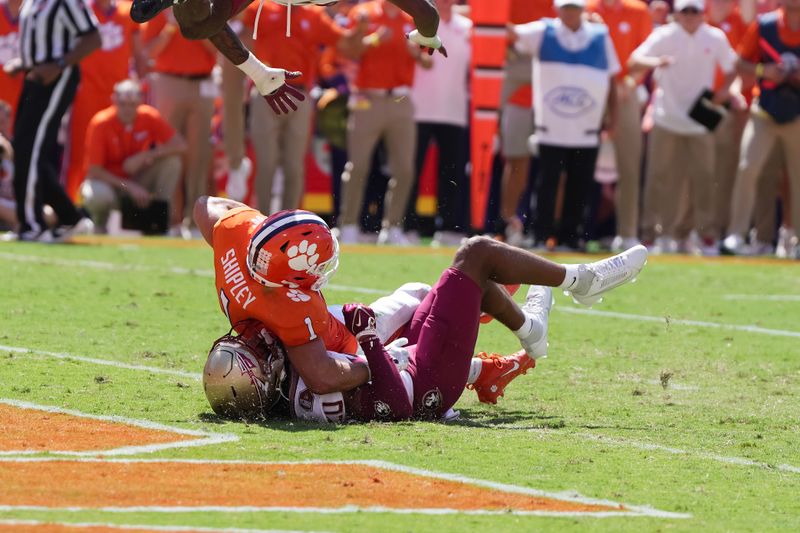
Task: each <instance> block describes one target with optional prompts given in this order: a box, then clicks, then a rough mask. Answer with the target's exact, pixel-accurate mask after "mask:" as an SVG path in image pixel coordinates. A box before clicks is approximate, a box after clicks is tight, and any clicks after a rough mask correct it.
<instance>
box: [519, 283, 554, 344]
mask: <svg viewBox="0 0 800 533" xmlns="http://www.w3.org/2000/svg"><path fill="white" fill-rule="evenodd" d="M554 302H555V299H554V298H553V291H552V289H551V288H550V287H542V286H541V285H531V286H530V287H529V288H528V294H527V295H526V296H525V305H523V306H522V312H523V313H525V316H527V317H530V318H532V319H533V321H534V322H536V323H537V324H539V325H540V328H539V331H532V332H531V334H530V335H529V337H528V338H526V339H520V343H521V344H522V349H523V350H525V353H526V354H528V357H530V358H531V359H539V358H542V357H546V356H547V325H548V323H549V321H550V309H552V307H553V303H554ZM534 338H535V339H534Z"/></svg>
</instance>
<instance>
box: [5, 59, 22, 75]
mask: <svg viewBox="0 0 800 533" xmlns="http://www.w3.org/2000/svg"><path fill="white" fill-rule="evenodd" d="M3 72H5V73H6V74H8V75H9V76H16V75H17V74H19V73H20V72H22V58H21V57H15V58H13V59H9V60H8V61H6V63H5V64H4V65H3Z"/></svg>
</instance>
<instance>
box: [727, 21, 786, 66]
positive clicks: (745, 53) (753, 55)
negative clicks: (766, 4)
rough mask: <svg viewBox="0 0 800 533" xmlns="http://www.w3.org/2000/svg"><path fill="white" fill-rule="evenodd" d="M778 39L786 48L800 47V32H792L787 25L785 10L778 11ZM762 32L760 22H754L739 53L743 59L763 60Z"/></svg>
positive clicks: (743, 38) (743, 39)
mask: <svg viewBox="0 0 800 533" xmlns="http://www.w3.org/2000/svg"><path fill="white" fill-rule="evenodd" d="M778 37H779V38H780V40H781V41H783V42H784V43H785V44H786V46H790V47H795V46H800V30H796V31H795V30H792V29H791V28H790V27H789V26H788V25H787V24H786V15H785V13H784V11H783V8H779V9H778ZM760 39H761V32H760V30H759V29H758V20H755V21H753V22H752V23H751V24H750V26H749V27H748V28H747V31H746V32H745V34H744V37H742V41H741V43H740V44H739V49H738V50H737V52H738V53H739V56H741V58H742V59H744V60H746V61H750V62H752V63H756V62H758V61H759V60H760V59H761V45H760V44H759V40H760Z"/></svg>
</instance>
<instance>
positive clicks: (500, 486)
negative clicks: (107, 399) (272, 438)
mask: <svg viewBox="0 0 800 533" xmlns="http://www.w3.org/2000/svg"><path fill="white" fill-rule="evenodd" d="M65 460H68V461H72V462H82V463H123V464H133V463H155V464H169V463H182V464H210V465H253V466H293V465H345V466H370V467H374V468H380V469H383V470H389V471H394V472H402V473H406V474H412V475H416V476H421V477H428V478H433V479H443V480H446V481H452V482H456V483H464V484H466V485H473V486H478V487H485V488H488V489H493V490H497V491H501V492H509V493H514V494H522V495H525V496H533V497H539V498H549V499H553V500H559V501H565V502H571V503H579V504H583V505H603V506H609V507H615V508H616V507H620V506H621V507H624V509H626V510H625V511H597V512H587V513H582V512H575V513H562V512H556V511H514V512H513V513H514V514H532V515H542V516H565V515H568V516H656V517H661V518H689V517H690V516H691V515H688V514H685V513H672V512H668V511H661V510H658V509H653V508H652V507H648V506H637V505H628V504H624V503H620V502H615V501H611V500H603V499H597V498H588V497H585V496H581V495H580V494H577V493H574V492H569V493H567V492H547V491H543V490H538V489H533V488H530V487H521V486H519V485H510V484H507V483H497V482H494V481H487V480H483V479H476V478H471V477H467V476H462V475H458V474H448V473H444V472H436V471H433V470H426V469H422V468H414V467H410V466H405V465H399V464H396V463H390V462H387V461H373V460H354V461H321V460H308V461H240V460H213V459H148V458H142V459H139V458H131V459H121V458H113V459H100V458H96V457H83V458H76V459H58V458H53V457H18V458H10V457H0V463H4V462H6V463H11V462H13V463H44V462H60V461H65ZM56 509H57V510H61V511H85V510H89V509H94V510H97V511H108V512H120V513H127V512H165V513H169V512H198V511H204V512H237V513H238V512H256V511H269V512H275V511H280V512H302V513H306V512H311V513H357V512H369V513H400V514H414V513H421V514H491V515H493V514H498V515H502V514H509V512H508V511H503V510H500V511H489V510H473V511H464V510H459V509H448V508H445V509H438V508H431V509H425V508H423V509H395V508H389V507H359V506H344V507H258V506H198V507H192V506H166V507H164V506H138V507H101V508H89V507H58V508H54V507H46V506H25V507H24V508H23V507H21V506H0V511H5V510H36V511H39V510H42V511H47V510H56Z"/></svg>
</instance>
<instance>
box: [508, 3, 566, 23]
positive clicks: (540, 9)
mask: <svg viewBox="0 0 800 533" xmlns="http://www.w3.org/2000/svg"><path fill="white" fill-rule="evenodd" d="M556 15H557V14H556V10H555V8H554V7H553V2H552V1H551V0H511V17H510V18H511V20H510V21H509V22H511V24H525V23H528V22H533V21H536V20H539V19H543V18H548V17H555V16H556Z"/></svg>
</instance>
